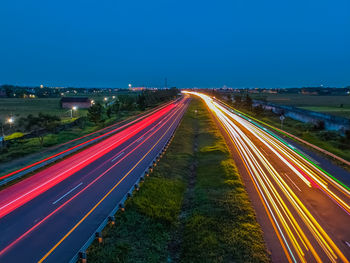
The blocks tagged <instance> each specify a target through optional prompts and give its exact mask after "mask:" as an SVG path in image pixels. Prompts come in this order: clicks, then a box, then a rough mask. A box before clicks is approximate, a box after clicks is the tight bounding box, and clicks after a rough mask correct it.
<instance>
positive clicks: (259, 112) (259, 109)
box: [253, 104, 265, 116]
mask: <svg viewBox="0 0 350 263" xmlns="http://www.w3.org/2000/svg"><path fill="white" fill-rule="evenodd" d="M264 110H265V109H264V107H263V106H262V105H261V104H259V105H258V106H256V107H254V108H253V111H254V113H255V114H256V115H258V116H261V115H263V113H264Z"/></svg>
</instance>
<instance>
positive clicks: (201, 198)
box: [87, 99, 269, 262]
mask: <svg viewBox="0 0 350 263" xmlns="http://www.w3.org/2000/svg"><path fill="white" fill-rule="evenodd" d="M195 110H196V112H195ZM195 142H198V147H199V151H198V152H195V151H194V143H195ZM194 164H196V165H194ZM193 165H194V166H193ZM190 167H197V168H194V171H195V173H196V180H195V184H194V186H192V187H190V186H189V182H190V181H192V180H193V174H192V171H193V169H191V168H190ZM191 193H192V194H191ZM190 196H192V197H191V198H189V197H190ZM184 203H186V204H187V206H186V208H184V205H183V204H184ZM103 238H104V239H103V243H102V244H98V243H97V242H94V243H93V244H92V246H90V248H89V249H88V252H87V254H88V261H89V262H232V261H234V262H268V261H269V259H268V256H267V252H266V248H265V244H264V241H263V238H262V232H261V229H260V227H259V225H258V224H257V222H256V218H255V214H254V211H253V209H252V206H251V204H250V202H249V199H248V196H247V193H246V192H245V189H244V186H243V184H242V181H241V179H240V177H239V175H238V173H237V170H236V168H235V165H234V162H233V159H232V158H231V156H230V153H229V151H228V149H227V146H226V144H225V142H224V139H223V137H222V136H221V134H220V133H219V131H218V129H217V127H216V126H215V123H214V122H213V120H212V119H211V117H210V115H209V112H208V111H207V109H206V108H205V106H204V104H203V103H202V102H201V101H199V100H198V99H195V100H193V101H192V103H191V105H190V106H189V109H188V111H187V113H186V114H185V116H184V118H183V120H182V123H181V125H180V127H179V129H178V130H177V132H176V135H175V138H174V140H173V142H172V144H171V146H170V147H169V149H168V151H167V153H166V154H165V156H164V157H163V158H162V159H161V161H160V162H159V164H158V165H157V167H156V168H155V170H154V172H153V173H152V174H151V176H150V177H149V178H146V181H145V182H144V183H143V185H142V186H141V189H140V191H139V192H137V193H136V194H135V195H134V196H133V197H132V198H131V199H129V200H128V201H127V203H126V211H125V212H118V213H117V215H116V224H115V225H114V226H110V225H109V226H107V227H106V228H105V229H104V230H103ZM173 243H175V244H177V245H175V246H174V245H173Z"/></svg>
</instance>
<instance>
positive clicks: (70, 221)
mask: <svg viewBox="0 0 350 263" xmlns="http://www.w3.org/2000/svg"><path fill="white" fill-rule="evenodd" d="M188 103H189V98H188V97H185V98H183V99H182V100H180V101H178V102H176V103H173V104H170V105H168V106H167V107H165V108H162V109H160V110H159V111H157V112H155V113H154V114H152V115H150V116H148V117H147V118H144V119H142V120H141V121H139V122H137V123H135V124H133V125H132V126H130V127H128V128H126V129H124V130H122V131H121V132H119V133H117V134H115V135H113V136H111V137H109V138H107V139H105V140H103V141H101V142H99V143H98V144H95V145H93V146H91V147H89V148H87V149H85V150H83V151H81V152H78V153H76V154H75V155H73V156H71V157H69V158H67V159H65V160H63V161H61V162H59V163H57V164H55V165H53V166H50V167H48V168H47V169H45V170H43V171H40V172H39V173H37V174H35V175H33V176H31V177H29V178H27V179H25V180H23V181H21V182H19V183H17V184H15V185H12V186H10V187H8V188H6V189H4V190H3V191H1V192H0V229H1V236H0V262H6V263H10V262H69V261H70V260H71V258H72V257H73V256H74V255H75V254H76V253H77V252H78V251H79V249H80V248H81V247H82V246H83V245H84V244H85V242H86V241H87V240H88V238H89V237H90V236H91V235H93V234H94V231H95V230H96V229H97V227H98V226H99V225H100V224H101V223H102V221H103V220H104V219H105V218H106V217H108V215H109V214H110V213H111V211H112V210H113V208H114V207H115V206H116V205H117V204H118V203H119V202H120V201H121V200H122V198H123V197H124V195H125V194H126V193H127V192H128V191H129V190H130V189H131V187H132V186H134V184H135V183H136V182H137V181H138V179H139V177H140V176H141V175H143V172H144V170H145V169H147V168H148V167H149V164H150V162H152V160H153V159H154V158H155V157H156V156H157V155H158V153H159V152H160V151H161V150H162V149H163V147H164V146H165V145H166V143H167V142H168V140H169V139H170V137H171V135H172V133H173V132H174V131H175V129H176V127H177V125H178V124H179V122H180V120H181V118H182V116H183V114H184V112H185V110H186V108H187V105H188Z"/></svg>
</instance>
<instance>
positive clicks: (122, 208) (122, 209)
mask: <svg viewBox="0 0 350 263" xmlns="http://www.w3.org/2000/svg"><path fill="white" fill-rule="evenodd" d="M119 208H120V211H122V212H124V211H125V207H124V205H123V204H119Z"/></svg>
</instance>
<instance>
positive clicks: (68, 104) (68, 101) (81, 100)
mask: <svg viewBox="0 0 350 263" xmlns="http://www.w3.org/2000/svg"><path fill="white" fill-rule="evenodd" d="M90 106H91V100H90V99H89V98H86V97H64V98H62V99H61V107H62V108H63V109H72V108H73V107H77V108H80V109H86V108H90Z"/></svg>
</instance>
